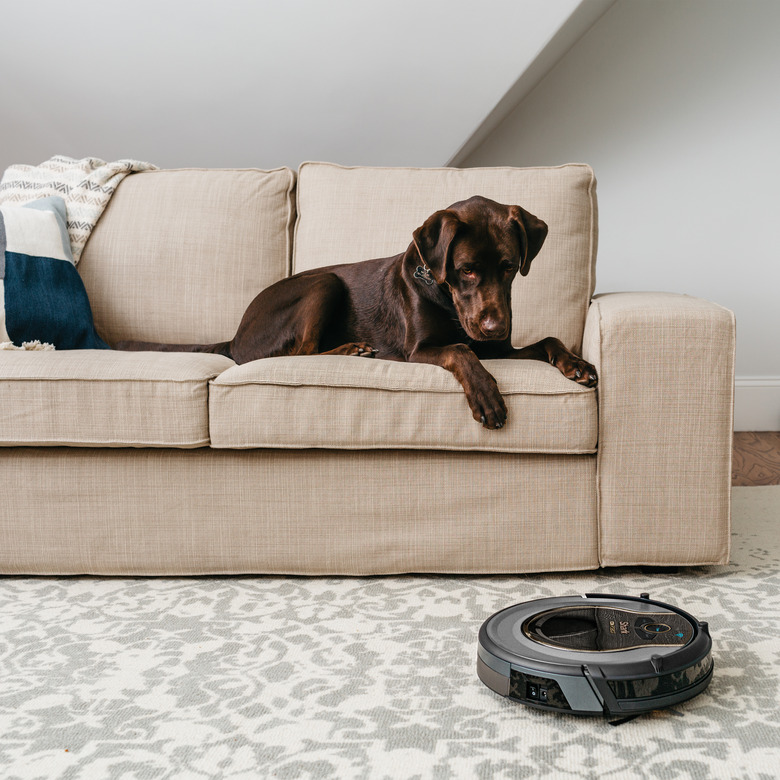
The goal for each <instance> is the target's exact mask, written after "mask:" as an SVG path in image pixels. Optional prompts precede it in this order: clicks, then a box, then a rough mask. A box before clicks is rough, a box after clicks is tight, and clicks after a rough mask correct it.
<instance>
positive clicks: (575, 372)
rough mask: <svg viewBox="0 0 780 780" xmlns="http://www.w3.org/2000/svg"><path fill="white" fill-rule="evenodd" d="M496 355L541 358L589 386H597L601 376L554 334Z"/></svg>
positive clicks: (522, 358)
mask: <svg viewBox="0 0 780 780" xmlns="http://www.w3.org/2000/svg"><path fill="white" fill-rule="evenodd" d="M496 357H502V358H511V359H514V360H541V361H543V362H545V363H550V365H553V366H555V367H556V368H557V369H558V370H559V371H560V372H561V373H562V374H563V375H564V376H565V377H566V378H567V379H571V380H572V381H573V382H577V384H580V385H586V386H587V387H596V385H597V384H598V381H599V378H598V374H597V373H596V369H595V367H594V366H592V365H591V364H590V363H588V362H586V361H585V360H583V359H582V358H581V357H578V356H577V355H575V354H574V353H573V352H572V351H571V350H568V349H566V347H565V346H564V345H563V342H561V341H559V340H558V339H556V338H553V337H552V336H551V337H549V338H546V339H542V340H541V341H537V342H536V344H531V345H530V346H528V347H523V348H522V349H510V351H509V352H508V353H503V354H500V355H497V356H496Z"/></svg>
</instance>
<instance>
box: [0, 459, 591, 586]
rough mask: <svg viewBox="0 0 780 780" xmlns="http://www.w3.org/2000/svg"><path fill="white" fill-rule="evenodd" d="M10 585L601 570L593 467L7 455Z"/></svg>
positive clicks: (2, 534) (1, 543)
mask: <svg viewBox="0 0 780 780" xmlns="http://www.w3.org/2000/svg"><path fill="white" fill-rule="evenodd" d="M0 463H2V474H3V495H4V500H3V502H2V506H1V507H0V573H2V574H100V575H202V574H303V575H320V574H334V575H373V574H395V573H404V572H441V573H468V574H478V573H485V574H488V573H521V572H522V573H525V572H539V571H565V570H579V569H593V568H597V567H598V565H599V549H598V546H599V539H598V522H597V496H596V456H595V455H513V454H496V453H460V452H434V451H425V452H420V451H409V450H363V451H343V450H316V449H309V450H269V449H262V450H240V451H237V450H236V451H233V450H212V449H208V448H202V449H195V450H177V449H132V448H128V449H88V448H83V449H82V448H69V447H12V448H5V449H2V450H0Z"/></svg>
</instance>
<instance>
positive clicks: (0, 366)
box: [0, 350, 235, 448]
mask: <svg viewBox="0 0 780 780" xmlns="http://www.w3.org/2000/svg"><path fill="white" fill-rule="evenodd" d="M233 365H235V364H234V363H233V361H232V360H230V359H229V358H226V357H224V356H222V355H207V354H187V353H179V352H169V353H162V352H115V351H113V350H68V351H67V352H65V351H63V352H59V351H57V352H15V351H0V395H2V399H3V402H2V404H0V445H2V446H14V445H52V446H59V445H68V446H74V447H186V448H189V447H204V446H207V445H208V444H209V426H208V382H209V380H210V379H212V378H214V377H215V376H217V375H218V374H219V373H220V372H221V371H224V370H225V369H227V368H230V367H231V366H233Z"/></svg>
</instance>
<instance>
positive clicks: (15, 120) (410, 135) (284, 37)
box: [0, 0, 611, 168]
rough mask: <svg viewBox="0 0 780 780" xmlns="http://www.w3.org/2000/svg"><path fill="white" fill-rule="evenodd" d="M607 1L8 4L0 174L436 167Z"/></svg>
mask: <svg viewBox="0 0 780 780" xmlns="http://www.w3.org/2000/svg"><path fill="white" fill-rule="evenodd" d="M610 2H611V0H584V1H583V0H555V2H550V0H484V1H483V2H481V3H479V4H477V3H474V2H472V1H471V0H446V1H445V0H393V2H392V3H387V2H382V3H380V2H376V1H375V0H362V1H361V0H328V1H327V2H325V1H324V0H219V1H217V0H209V1H207V0H165V1H164V2H161V0H112V2H105V0H69V2H67V3H66V2H62V0H38V2H35V3H22V2H5V0H3V1H2V2H0V8H1V9H2V18H3V29H4V33H5V34H4V35H3V42H2V45H0V72H2V73H3V78H2V79H1V80H0V112H1V113H0V118H1V119H2V121H1V122H0V168H5V167H6V166H7V165H10V164H11V163H15V162H25V163H33V164H34V163H38V162H41V161H42V160H45V159H47V158H48V157H50V156H52V155H54V154H65V155H69V156H72V157H85V156H96V157H102V158H104V159H109V160H111V159H119V158H126V157H134V158H139V159H143V160H148V161H150V162H153V163H155V164H157V165H159V166H161V167H191V166H202V167H263V168H272V167H277V166H280V165H289V166H291V167H297V166H298V165H299V164H300V163H301V162H302V161H304V160H308V159H318V160H328V161H332V162H338V163H342V164H347V165H363V164H371V165H420V166H436V165H442V164H445V163H447V162H449V161H453V160H455V158H456V157H457V154H458V151H459V150H463V149H464V148H465V147H467V145H468V144H469V142H470V140H471V139H473V138H474V137H477V138H478V135H479V132H480V131H482V132H484V130H485V127H488V126H490V124H491V122H492V123H495V122H496V121H499V120H500V117H501V115H502V112H503V114H505V113H507V112H508V110H509V109H511V107H512V105H514V104H515V103H516V102H517V100H518V99H519V98H521V97H522V96H523V94H525V93H527V91H528V90H529V89H531V88H533V86H534V84H535V83H536V82H537V81H538V79H539V78H540V76H541V75H543V72H540V71H544V70H545V69H548V68H549V67H551V65H552V64H554V62H555V60H556V57H560V56H562V55H563V54H564V53H565V49H566V48H567V47H568V46H570V45H572V43H573V42H574V40H570V39H572V38H574V39H576V37H578V36H579V35H581V34H582V33H584V31H585V29H587V27H588V26H589V25H590V24H592V23H593V21H595V19H596V18H597V17H598V16H599V15H600V13H602V12H603V10H604V9H603V6H604V5H605V4H606V5H609V4H610ZM540 55H542V56H540ZM535 62H536V63H537V64H536V68H535V69H534V63H535ZM540 63H541V69H540ZM529 73H530V74H531V75H530V77H529V75H528V74H529ZM524 74H525V76H524ZM486 122H487V124H485V123H486ZM475 134H476V135H475ZM455 161H456V160H455Z"/></svg>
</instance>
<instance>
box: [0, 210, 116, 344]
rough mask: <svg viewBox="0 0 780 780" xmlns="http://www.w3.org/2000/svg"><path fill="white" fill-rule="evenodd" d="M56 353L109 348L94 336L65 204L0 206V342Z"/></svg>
mask: <svg viewBox="0 0 780 780" xmlns="http://www.w3.org/2000/svg"><path fill="white" fill-rule="evenodd" d="M5 341H11V342H13V343H14V344H16V345H21V344H22V343H23V342H30V341H42V342H44V343H49V344H53V345H54V346H55V347H56V348H57V349H110V347H109V346H108V344H106V343H105V342H104V341H103V340H102V339H101V338H100V336H98V335H97V333H96V332H95V325H94V323H93V321H92V309H91V308H90V306H89V299H88V298H87V291H86V290H85V289H84V283H83V282H82V281H81V277H80V276H79V273H78V271H77V270H76V266H75V265H74V264H73V254H72V253H71V248H70V240H69V238H68V231H67V221H66V217H65V201H64V200H63V199H62V198H59V197H51V198H41V199H40V200H36V201H33V202H32V203H28V204H26V205H24V206H2V207H0V342H5Z"/></svg>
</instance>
